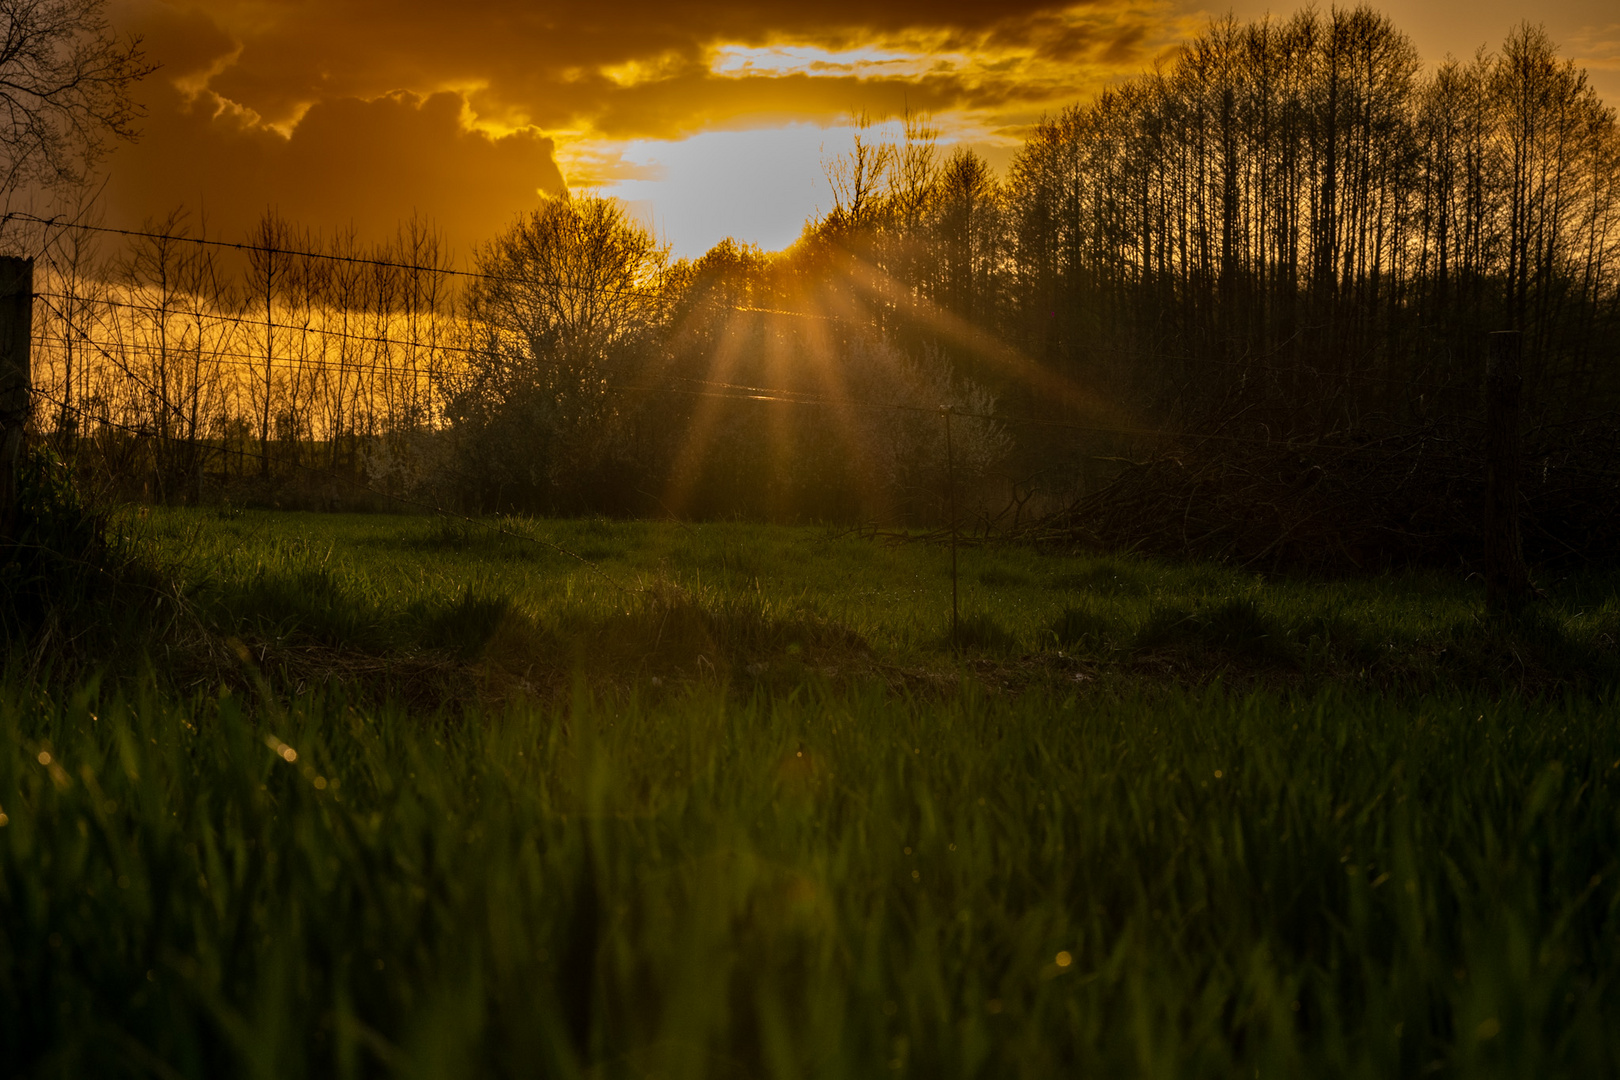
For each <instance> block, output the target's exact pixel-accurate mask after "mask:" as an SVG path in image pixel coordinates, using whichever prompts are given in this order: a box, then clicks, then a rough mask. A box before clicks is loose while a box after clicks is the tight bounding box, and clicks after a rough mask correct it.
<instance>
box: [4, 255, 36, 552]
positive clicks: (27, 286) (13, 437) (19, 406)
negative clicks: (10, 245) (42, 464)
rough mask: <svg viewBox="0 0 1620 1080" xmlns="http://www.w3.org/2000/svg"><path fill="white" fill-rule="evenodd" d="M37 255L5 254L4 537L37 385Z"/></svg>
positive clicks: (10, 524)
mask: <svg viewBox="0 0 1620 1080" xmlns="http://www.w3.org/2000/svg"><path fill="white" fill-rule="evenodd" d="M33 303H34V260H33V259H19V258H16V257H15V256H10V255H4V256H0V537H4V538H6V539H9V538H10V537H11V536H12V532H13V530H14V529H15V528H16V525H17V470H18V467H19V466H20V465H21V464H22V452H23V429H24V427H25V426H26V425H27V423H28V407H29V397H30V394H31V391H32V389H33V377H32V372H31V371H30V369H29V362H28V347H29V343H30V340H31V339H32V337H33Z"/></svg>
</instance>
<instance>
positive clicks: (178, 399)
mask: <svg viewBox="0 0 1620 1080" xmlns="http://www.w3.org/2000/svg"><path fill="white" fill-rule="evenodd" d="M826 171H827V180H828V182H829V187H830V191H831V193H832V206H831V209H830V210H828V211H827V212H826V213H824V214H821V215H819V216H818V217H817V218H816V219H814V220H812V221H810V222H808V223H807V224H806V226H805V229H804V232H803V235H802V236H801V238H800V240H799V241H798V242H797V243H796V244H795V245H793V246H792V247H791V248H789V249H788V250H787V251H785V252H782V253H777V254H767V253H764V252H761V251H759V250H758V249H756V248H753V247H751V246H749V245H746V244H740V243H737V242H735V241H726V242H724V243H722V244H720V245H718V246H717V247H715V248H714V249H713V250H711V251H709V252H708V253H707V254H705V255H704V256H703V257H701V258H699V259H696V260H678V261H672V260H671V259H670V257H669V252H668V249H667V247H666V246H665V245H663V244H661V243H660V242H659V241H658V240H657V238H656V237H654V236H653V235H652V234H651V233H650V232H649V231H648V230H647V229H646V228H645V227H643V226H642V225H640V224H639V223H637V222H636V221H635V220H633V219H632V218H630V217H629V216H628V215H627V213H626V211H625V209H624V207H623V206H621V205H619V204H617V203H615V202H614V201H612V200H609V199H602V198H598V197H595V196H591V195H579V194H576V195H573V196H570V197H564V198H560V199H554V200H548V201H547V202H546V203H545V204H544V205H543V206H542V207H541V208H540V209H538V210H536V211H534V212H532V213H529V214H527V215H524V216H522V217H521V218H519V219H517V220H516V221H515V222H514V223H513V225H512V226H511V227H510V228H509V229H507V230H506V231H505V232H504V233H502V234H501V235H500V236H498V237H496V238H494V239H493V240H491V241H490V242H488V243H486V244H484V245H482V246H480V247H479V248H478V250H477V251H476V253H475V255H474V259H473V267H472V270H471V271H470V272H467V273H463V274H452V273H450V272H449V270H450V261H449V258H448V253H447V252H446V251H445V249H444V245H443V243H442V241H441V240H440V239H439V238H438V237H437V235H436V234H435V233H434V232H433V230H432V229H431V228H430V227H428V226H426V225H424V224H423V223H421V222H415V223H410V224H408V225H407V226H405V227H403V228H402V229H401V231H400V234H399V236H398V237H397V238H396V239H395V240H394V241H392V242H391V243H389V244H387V245H384V246H382V247H381V248H377V249H371V248H363V247H362V246H361V245H359V244H358V243H357V241H356V240H355V238H354V237H353V236H352V235H349V236H339V237H336V238H325V239H322V238H318V237H314V236H311V235H309V234H307V233H302V232H300V231H299V230H298V229H297V228H296V227H295V226H293V225H291V224H289V223H286V222H283V221H280V220H279V219H278V218H276V217H275V216H274V215H269V216H267V217H266V218H265V220H264V222H263V223H262V224H261V226H260V228H259V230H258V232H257V233H256V235H255V236H254V237H253V238H252V240H253V243H251V244H250V245H249V256H248V258H247V259H245V260H240V261H239V262H236V263H233V264H232V266H231V267H230V269H229V273H225V272H222V269H221V268H222V263H221V258H223V257H224V256H223V255H222V254H221V252H220V251H219V249H211V248H208V247H206V246H204V245H196V244H190V243H187V242H184V241H170V240H167V239H163V237H169V236H173V235H183V234H184V233H185V222H184V220H182V219H180V218H175V219H171V220H169V221H166V222H159V223H154V224H153V225H152V226H151V227H150V228H148V229H147V230H143V231H145V232H147V233H150V234H152V235H150V236H147V237H142V238H136V239H133V240H131V241H130V242H129V243H128V244H127V245H126V246H125V248H124V250H122V251H121V252H119V253H117V254H116V255H115V256H109V257H108V258H106V259H104V260H101V261H99V262H98V261H97V260H96V259H95V258H93V257H91V255H90V254H87V253H84V252H80V251H79V249H78V247H76V246H75V245H76V244H82V243H89V241H88V240H84V239H83V235H84V234H79V235H80V237H81V239H80V240H74V239H71V238H66V239H64V240H63V242H62V243H60V244H57V245H55V246H54V247H53V248H52V251H53V254H52V256H51V260H52V262H51V267H50V271H49V276H50V280H51V281H52V282H54V285H53V286H52V288H53V289H55V290H56V291H57V292H58V293H59V294H60V299H59V300H57V301H55V303H57V304H58V305H59V310H55V311H54V314H51V313H47V315H45V316H43V317H42V318H43V322H42V324H41V325H42V327H43V329H42V330H41V332H40V333H41V337H42V340H43V342H44V343H45V348H44V354H45V355H46V356H47V360H46V363H45V369H46V370H47V371H48V372H49V374H48V376H47V381H48V382H49V384H50V386H51V387H54V390H52V393H53V395H55V399H56V400H59V401H61V402H62V403H63V406H64V407H63V409H62V411H61V413H60V418H59V419H58V420H57V421H56V423H55V427H56V429H57V430H58V431H64V432H77V433H81V434H87V432H85V429H84V427H83V425H84V424H85V423H86V421H87V420H88V419H90V418H92V417H94V418H99V419H100V421H102V422H103V426H104V428H105V431H104V432H103V434H102V435H101V436H100V437H102V438H103V439H104V441H107V442H108V443H109V445H112V444H116V445H118V446H119V447H122V448H124V451H125V452H128V453H137V452H138V453H141V454H145V455H146V456H145V457H144V458H142V460H143V461H144V462H145V463H146V464H145V465H144V466H143V467H144V468H146V469H147V470H148V473H149V475H150V476H151V477H153V478H157V479H155V480H152V481H148V484H147V486H148V487H150V486H151V484H152V483H154V482H155V483H156V484H157V486H158V487H160V488H161V489H162V491H161V492H159V493H156V494H159V495H160V496H161V497H166V498H167V497H181V498H194V497H199V494H200V492H201V490H202V488H203V487H205V486H206V481H207V479H208V477H210V476H216V477H219V478H220V480H221V482H224V481H228V480H230V478H231V477H232V476H233V475H234V476H236V477H238V478H240V477H242V476H244V475H248V476H250V477H251V478H253V479H254V480H256V481H257V482H259V483H261V484H270V483H272V482H273V481H274V480H275V478H276V476H277V475H279V474H278V471H277V470H278V469H279V470H281V471H282V473H285V474H287V475H291V473H290V472H288V470H302V471H307V470H308V469H310V468H312V467H316V466H320V467H323V468H328V469H334V470H346V471H347V474H348V475H359V476H364V477H369V478H370V480H371V481H375V482H379V483H380V482H382V481H383V479H384V477H385V476H386V477H387V482H388V483H390V484H395V485H396V486H398V485H403V486H404V487H413V485H414V488H413V489H420V490H427V489H429V488H431V489H433V490H434V491H436V492H437V494H436V495H435V497H436V498H438V497H443V498H453V499H455V500H458V501H459V502H460V503H462V504H464V505H466V506H468V507H471V508H476V509H486V510H509V509H526V510H546V511H556V512H580V511H593V510H594V511H603V512H619V513H664V512H671V513H678V514H698V515H713V514H731V513H740V514H749V515H756V516H771V517H789V518H792V517H832V518H839V517H842V518H853V517H871V516H877V517H891V518H897V519H903V520H915V519H928V518H931V517H937V516H938V514H939V513H940V511H941V507H942V505H943V503H942V494H943V490H944V484H945V480H946V477H945V471H946V464H947V448H946V446H945V432H944V424H943V423H942V420H941V416H940V409H941V408H942V407H943V408H948V409H950V410H952V411H953V422H954V423H955V424H956V428H955V430H954V437H955V439H956V443H955V444H954V445H953V446H952V448H951V454H952V456H953V457H954V458H955V460H952V461H950V463H949V464H950V465H951V466H952V471H954V472H956V473H957V474H958V475H959V476H960V477H961V478H963V481H964V483H965V484H966V487H967V489H968V491H969V493H970V495H971V498H972V499H974V500H976V501H977V502H978V503H979V504H981V505H982V506H984V507H986V508H988V509H995V506H996V504H998V503H999V502H1009V501H1010V502H1011V503H1013V504H1016V503H1017V502H1018V501H1019V499H1021V498H1024V497H1027V496H1028V494H1029V493H1030V492H1031V491H1033V490H1037V489H1041V488H1043V487H1044V489H1045V490H1046V491H1047V492H1048V493H1049V494H1050V495H1052V496H1053V497H1059V496H1061V495H1063V494H1064V493H1073V492H1074V491H1075V490H1076V489H1077V488H1083V487H1085V486H1088V485H1092V484H1094V483H1095V482H1096V479H1097V477H1096V475H1095V470H1094V469H1093V467H1092V465H1091V464H1090V463H1094V462H1096V461H1097V460H1099V459H1109V458H1117V457H1118V456H1119V455H1120V454H1121V453H1124V452H1126V451H1127V450H1129V449H1130V447H1131V446H1133V445H1134V443H1133V440H1136V439H1137V438H1138V436H1136V435H1134V434H1132V433H1133V432H1140V431H1144V430H1164V429H1171V430H1177V431H1183V432H1203V431H1221V432H1225V433H1227V434H1228V435H1230V434H1233V433H1247V434H1248V435H1250V436H1252V437H1254V438H1262V439H1268V440H1281V439H1286V438H1289V437H1296V436H1302V435H1317V436H1319V435H1323V434H1326V433H1330V432H1332V433H1339V434H1344V433H1352V434H1353V433H1356V432H1366V433H1370V434H1376V433H1377V432H1378V431H1379V430H1381V429H1383V428H1387V427H1388V426H1389V425H1392V424H1400V423H1421V422H1423V421H1425V420H1427V419H1430V418H1433V417H1440V416H1455V415H1465V414H1470V413H1473V412H1475V411H1477V404H1478V396H1479V387H1480V375H1481V369H1482V364H1483V359H1484V351H1485V343H1484V333H1483V332H1484V331H1487V330H1500V329H1513V330H1518V331H1520V332H1521V334H1522V337H1523V341H1524V343H1525V349H1524V352H1525V358H1526V377H1527V393H1528V401H1529V402H1530V406H1531V412H1532V414H1533V415H1534V416H1535V417H1538V418H1541V419H1544V420H1560V421H1564V420H1573V419H1579V418H1581V417H1586V416H1590V415H1591V414H1593V413H1594V412H1598V411H1601V410H1605V409H1611V408H1612V407H1613V405H1614V402H1615V396H1616V391H1617V389H1620V386H1617V382H1616V373H1617V370H1620V369H1617V366H1616V359H1617V357H1616V355H1615V354H1616V350H1617V349H1620V288H1617V283H1616V272H1617V267H1616V255H1617V239H1620V233H1617V218H1620V134H1617V128H1616V122H1615V113H1614V110H1613V109H1612V108H1610V107H1608V106H1606V105H1605V104H1604V103H1603V102H1602V101H1601V100H1600V98H1599V97H1598V95H1597V94H1596V93H1595V92H1594V91H1593V90H1592V89H1591V87H1590V86H1589V84H1588V83H1587V81H1586V79H1585V76H1584V74H1583V73H1582V72H1581V71H1580V70H1578V69H1577V68H1576V67H1575V66H1574V65H1573V64H1572V63H1571V62H1569V61H1566V60H1562V59H1560V58H1559V57H1558V54H1557V50H1556V47H1555V46H1554V45H1553V43H1552V42H1551V41H1550V40H1549V39H1548V38H1547V36H1546V35H1545V33H1544V32H1542V31H1541V30H1538V29H1536V28H1534V27H1530V26H1523V27H1520V28H1519V29H1517V30H1515V31H1514V32H1513V33H1512V34H1510V35H1509V37H1508V39H1507V40H1506V41H1505V42H1504V43H1503V45H1502V47H1501V48H1500V49H1499V50H1498V51H1496V52H1488V51H1484V50H1481V51H1480V52H1479V53H1478V54H1476V55H1475V56H1473V57H1471V58H1468V59H1466V60H1455V59H1450V58H1448V59H1447V60H1445V61H1444V62H1442V63H1440V64H1439V65H1437V66H1435V67H1434V68H1432V69H1429V70H1425V69H1424V67H1423V66H1422V65H1421V63H1420V61H1419V58H1418V56H1417V54H1416V51H1415V49H1414V48H1413V46H1412V44H1411V42H1410V40H1409V39H1408V38H1407V37H1406V36H1405V35H1404V34H1402V33H1401V32H1400V31H1399V30H1398V29H1397V28H1396V27H1395V26H1394V25H1393V24H1392V23H1391V21H1390V20H1389V19H1388V18H1386V17H1384V16H1382V15H1380V14H1378V13H1376V12H1375V11H1373V10H1372V9H1371V8H1367V7H1358V8H1347V9H1334V10H1331V11H1329V12H1328V13H1326V14H1321V13H1317V12H1314V11H1307V12H1303V13H1301V14H1298V15H1295V16H1293V17H1292V18H1288V19H1270V18H1268V19H1263V20H1259V21H1253V22H1241V21H1239V20H1236V19H1234V18H1230V17H1228V18H1225V19H1221V20H1216V21H1214V22H1212V23H1211V24H1210V26H1209V27H1208V28H1207V29H1206V30H1205V31H1204V32H1203V33H1202V34H1200V35H1199V36H1198V37H1197V38H1196V39H1194V40H1193V41H1191V42H1189V43H1188V44H1187V45H1186V46H1185V47H1183V48H1182V49H1181V50H1180V52H1179V54H1178V55H1177V56H1176V57H1175V58H1174V59H1173V60H1171V61H1169V62H1167V63H1165V64H1163V65H1161V66H1160V67H1158V68H1156V69H1155V70H1154V71H1152V72H1149V73H1146V74H1143V75H1141V76H1139V77H1137V78H1134V79H1130V80H1127V81H1125V82H1123V83H1121V84H1119V85H1117V86H1114V87H1112V88H1110V89H1108V90H1107V91H1105V92H1103V93H1102V94H1101V95H1099V96H1098V98H1097V99H1096V100H1095V101H1093V102H1090V103H1088V104H1082V105H1075V106H1073V107H1071V108H1068V109H1066V110H1064V111H1062V112H1061V113H1059V114H1057V115H1055V116H1050V117H1048V118H1046V119H1045V120H1043V121H1042V122H1040V123H1039V124H1037V125H1036V126H1035V127H1034V128H1033V129H1032V130H1031V132H1030V133H1029V135H1028V137H1027V139H1026V140H1025V142H1024V144H1023V146H1022V147H1021V148H1020V149H1019V151H1018V152H1017V154H1016V155H1015V157H1014V158H1013V160H1012V162H1011V165H1010V166H1009V168H1008V169H1007V170H1006V173H1005V175H1003V176H998V175H996V172H995V171H994V170H993V169H992V168H991V167H990V166H989V165H988V164H987V163H986V162H985V160H984V159H983V158H982V157H981V156H980V155H978V154H976V153H974V152H973V151H972V150H970V149H966V148H962V147H954V148H951V147H942V146H941V145H940V143H939V139H938V134H937V132H935V131H934V130H933V129H932V128H931V126H930V124H929V122H928V120H927V118H925V117H920V116H913V115H908V116H905V117H902V118H901V119H900V121H899V122H898V123H897V124H890V125H881V124H875V123H872V122H870V121H868V120H866V119H864V118H862V119H861V120H860V121H859V122H858V123H857V125H856V130H855V134H854V137H853V139H852V140H851V144H850V146H849V148H848V149H847V150H846V151H845V152H843V153H841V154H839V155H837V156H836V157H834V158H833V159H832V160H830V161H829V162H828V163H827V170H826ZM231 258H233V259H234V258H235V257H234V256H231ZM113 425H117V426H116V427H115V426H113ZM1063 425H1070V426H1063ZM131 430H133V431H135V432H138V433H145V434H146V435H147V436H150V438H147V439H145V440H144V441H143V440H142V439H140V438H132V437H131V436H130V435H129V432H130V431H131ZM115 431H116V432H120V433H122V434H119V435H117V436H114V435H113V434H112V433H113V432H115ZM233 440H234V441H233ZM148 444H150V447H149V448H147V449H142V448H143V447H147V445H148ZM159 446H162V447H164V449H161V450H159V449H157V447H159ZM233 448H234V450H233ZM233 452H234V453H235V454H236V460H235V466H234V474H233V470H232V465H231V454H232V453H233ZM407 460H409V461H410V462H412V464H411V466H410V468H408V469H407V468H405V467H404V466H403V465H401V464H400V463H401V462H404V461H407ZM1104 467H1106V466H1104ZM402 489H403V488H402Z"/></svg>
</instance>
